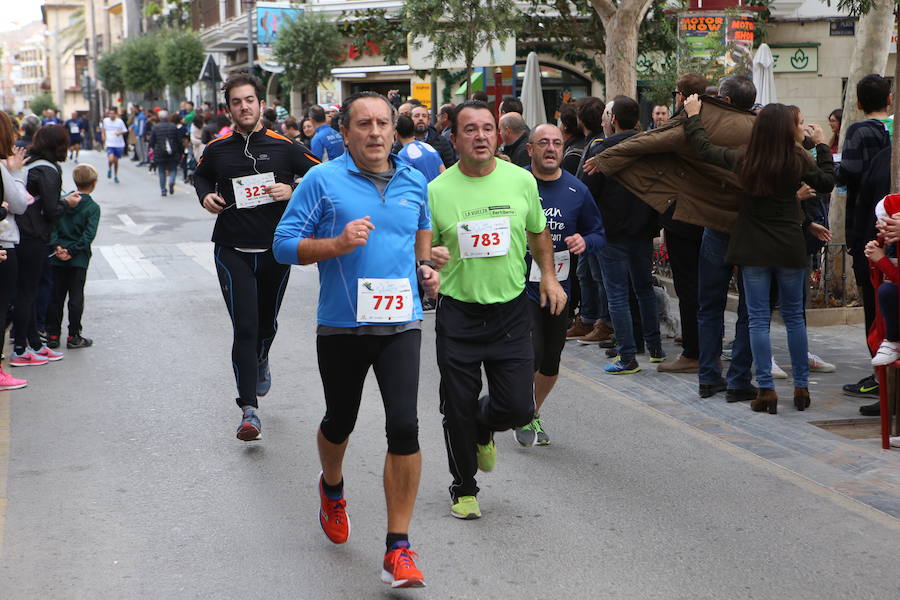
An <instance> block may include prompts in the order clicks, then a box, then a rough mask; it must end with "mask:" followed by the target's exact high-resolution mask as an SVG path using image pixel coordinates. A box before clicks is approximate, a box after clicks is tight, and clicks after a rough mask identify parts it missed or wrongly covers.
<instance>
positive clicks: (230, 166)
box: [194, 129, 319, 248]
mask: <svg viewBox="0 0 900 600" xmlns="http://www.w3.org/2000/svg"><path fill="white" fill-rule="evenodd" d="M245 147H246V149H247V152H248V153H249V154H250V155H251V156H253V158H255V159H256V170H254V168H253V160H252V159H251V158H249V157H248V156H246V155H245V154H244V149H245ZM317 164H319V161H318V159H316V158H315V156H313V154H312V152H311V151H310V149H309V148H307V147H306V146H304V145H303V144H301V143H299V142H295V141H293V140H291V139H288V138H286V137H284V136H283V135H281V134H278V133H275V132H274V131H272V130H271V129H262V130H260V131H254V132H253V133H251V134H250V139H249V145H248V139H247V138H246V137H245V136H244V135H242V134H240V133H237V132H234V133H228V134H225V135H223V136H222V137H220V138H216V139H214V140H213V141H211V142H210V143H209V144H207V145H206V149H205V150H204V151H203V156H202V157H201V158H200V163H199V165H198V166H197V172H196V173H194V189H196V190H197V197H198V198H199V200H200V204H201V205H202V204H203V197H204V196H206V195H207V194H209V193H212V192H216V193H218V194H219V195H220V196H222V198H224V199H225V205H226V206H227V207H228V208H226V209H225V210H223V211H222V212H220V213H219V216H218V217H217V218H216V226H215V228H213V234H212V241H213V242H215V243H216V244H221V245H223V246H230V247H232V248H271V247H272V238H273V237H274V235H275V227H276V226H277V225H278V221H280V220H281V214H282V213H283V212H284V209H285V207H286V205H287V203H286V202H272V203H269V204H262V205H260V206H256V207H254V208H241V209H239V208H237V206H235V204H234V189H233V188H232V185H231V179H232V178H233V177H241V176H245V175H253V174H255V173H257V172H259V173H266V172H271V173H274V174H275V181H276V182H277V183H286V184H288V185H290V186H291V187H294V179H295V178H296V177H303V176H304V175H305V174H306V172H307V171H308V170H309V169H310V168H311V167H313V166H315V165H317Z"/></svg>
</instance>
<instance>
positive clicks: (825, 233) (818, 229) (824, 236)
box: [806, 223, 831, 242]
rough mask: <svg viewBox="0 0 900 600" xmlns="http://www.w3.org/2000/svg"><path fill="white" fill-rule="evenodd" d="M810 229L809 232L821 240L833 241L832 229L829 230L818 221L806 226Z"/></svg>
mask: <svg viewBox="0 0 900 600" xmlns="http://www.w3.org/2000/svg"><path fill="white" fill-rule="evenodd" d="M806 229H807V231H809V234H810V235H811V236H813V237H814V238H816V239H817V240H819V241H820V242H830V241H831V231H829V230H828V228H827V227H825V226H824V225H819V224H818V223H810V224H809V226H808V227H807V228H806Z"/></svg>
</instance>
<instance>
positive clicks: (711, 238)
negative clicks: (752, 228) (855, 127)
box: [697, 227, 753, 390]
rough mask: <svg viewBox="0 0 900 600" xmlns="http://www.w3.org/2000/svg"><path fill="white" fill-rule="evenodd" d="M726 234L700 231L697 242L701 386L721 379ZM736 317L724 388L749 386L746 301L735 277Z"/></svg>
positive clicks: (730, 267) (727, 280)
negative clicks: (700, 238) (698, 249)
mask: <svg viewBox="0 0 900 600" xmlns="http://www.w3.org/2000/svg"><path fill="white" fill-rule="evenodd" d="M730 239H731V236H729V235H728V234H727V233H721V232H719V231H716V230H715V229H710V228H708V227H707V228H706V229H704V230H703V240H702V241H701V242H700V263H699V265H700V268H699V269H698V276H697V281H698V283H697V288H698V289H697V306H698V310H697V334H698V337H699V339H700V370H699V373H698V378H699V381H700V384H701V385H711V384H714V383H716V382H718V381H719V380H720V379H721V378H722V370H721V368H720V367H719V360H721V356H722V336H723V335H724V334H725V305H726V303H727V302H728V284H729V283H730V282H731V273H732V271H733V270H734V266H733V265H729V264H727V263H726V262H725V254H726V253H727V252H728V242H729V240H730ZM738 294H739V296H738V311H737V314H738V318H737V323H736V324H735V326H734V346H733V347H732V349H731V366H729V367H728V375H727V377H726V379H727V385H728V389H730V390H735V389H747V388H749V387H750V385H751V384H750V379H751V370H750V368H751V366H752V365H753V355H752V354H751V352H750V332H749V330H748V323H749V318H748V317H747V304H746V299H745V297H744V296H745V294H744V284H743V280H742V279H741V277H740V276H739V277H738Z"/></svg>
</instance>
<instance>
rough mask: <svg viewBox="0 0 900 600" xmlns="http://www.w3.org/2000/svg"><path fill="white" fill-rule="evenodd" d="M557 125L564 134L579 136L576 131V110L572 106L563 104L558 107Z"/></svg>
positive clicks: (579, 132)
mask: <svg viewBox="0 0 900 600" xmlns="http://www.w3.org/2000/svg"><path fill="white" fill-rule="evenodd" d="M559 124H560V125H562V128H563V129H564V130H565V133H571V134H574V135H579V136H580V135H581V131H579V130H578V109H576V108H575V105H573V104H563V105H562V106H560V107H559Z"/></svg>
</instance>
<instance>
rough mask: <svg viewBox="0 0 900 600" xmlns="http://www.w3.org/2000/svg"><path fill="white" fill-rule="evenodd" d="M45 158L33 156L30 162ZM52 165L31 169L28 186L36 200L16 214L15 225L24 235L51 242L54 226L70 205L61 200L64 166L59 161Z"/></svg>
mask: <svg viewBox="0 0 900 600" xmlns="http://www.w3.org/2000/svg"><path fill="white" fill-rule="evenodd" d="M41 159H43V160H46V159H45V158H44V157H43V156H32V157H30V158H29V159H28V163H27V164H26V167H27V166H28V164H31V163H34V162H35V161H37V160H41ZM52 164H53V166H52V167H51V166H49V165H41V166H37V167H32V168H31V169H29V170H28V179H27V180H26V183H25V189H27V190H28V193H29V194H31V195H32V196H34V202H33V203H32V204H29V205H28V208H26V209H25V213H24V214H21V215H16V225H18V227H19V235H20V236H21V237H33V238H37V239H39V240H41V241H42V242H45V243H46V242H49V241H50V232H51V231H53V225H54V224H55V223H56V221H58V220H59V218H60V217H61V216H63V213H65V212H66V208H68V206H69V205H68V204H67V203H66V201H65V200H62V199H60V196H61V195H62V169H60V168H59V165H58V164H56V162H52Z"/></svg>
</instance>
